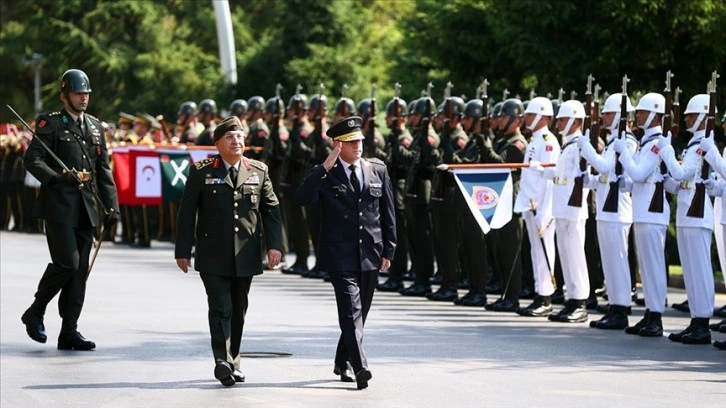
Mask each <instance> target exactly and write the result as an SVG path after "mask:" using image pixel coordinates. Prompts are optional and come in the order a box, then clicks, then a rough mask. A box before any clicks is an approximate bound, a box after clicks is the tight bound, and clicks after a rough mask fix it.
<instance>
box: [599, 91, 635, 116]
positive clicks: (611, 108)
mask: <svg viewBox="0 0 726 408" xmlns="http://www.w3.org/2000/svg"><path fill="white" fill-rule="evenodd" d="M622 99H623V94H621V93H619V92H618V93H614V94H612V95H610V96H608V98H607V99H606V100H605V104H604V105H603V107H602V113H608V112H616V113H620V103H621V102H622ZM625 100H626V105H627V108H626V109H627V111H628V112H633V111H634V110H635V108H634V107H633V104H631V103H630V98H629V97H627V96H626V97H625Z"/></svg>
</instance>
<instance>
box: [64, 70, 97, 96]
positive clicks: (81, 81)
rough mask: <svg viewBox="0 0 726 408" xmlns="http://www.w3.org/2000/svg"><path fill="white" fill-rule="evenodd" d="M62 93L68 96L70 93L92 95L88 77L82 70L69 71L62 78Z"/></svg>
mask: <svg viewBox="0 0 726 408" xmlns="http://www.w3.org/2000/svg"><path fill="white" fill-rule="evenodd" d="M60 92H61V93H62V94H66V95H67V94H68V92H80V93H90V92H91V83H90V82H89V81H88V76H87V75H86V73H85V72H83V71H81V70H80V69H69V70H68V71H66V72H64V73H63V76H61V83H60Z"/></svg>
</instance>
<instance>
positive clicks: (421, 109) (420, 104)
mask: <svg viewBox="0 0 726 408" xmlns="http://www.w3.org/2000/svg"><path fill="white" fill-rule="evenodd" d="M427 104H428V105H429V109H430V112H431V113H432V114H433V113H435V112H436V103H435V102H434V100H433V98H427V97H425V96H424V97H423V98H420V99H419V100H417V101H416V107H415V108H414V113H418V114H420V115H423V114H425V113H426V105H427Z"/></svg>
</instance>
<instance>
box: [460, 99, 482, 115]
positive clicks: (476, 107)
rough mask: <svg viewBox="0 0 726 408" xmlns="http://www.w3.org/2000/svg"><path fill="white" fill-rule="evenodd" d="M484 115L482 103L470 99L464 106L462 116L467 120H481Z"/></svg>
mask: <svg viewBox="0 0 726 408" xmlns="http://www.w3.org/2000/svg"><path fill="white" fill-rule="evenodd" d="M483 113H484V101H482V100H481V99H472V100H470V101H469V102H467V103H466V105H464V116H465V117H468V118H474V120H479V119H481V116H482V114H483Z"/></svg>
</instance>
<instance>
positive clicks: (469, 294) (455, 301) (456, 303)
mask: <svg viewBox="0 0 726 408" xmlns="http://www.w3.org/2000/svg"><path fill="white" fill-rule="evenodd" d="M473 295H474V292H467V293H466V295H464V296H462V297H460V298H458V299H454V304H455V305H461V303H462V302H463V301H464V300H466V299H469V298H470V297H472V296H473Z"/></svg>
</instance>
